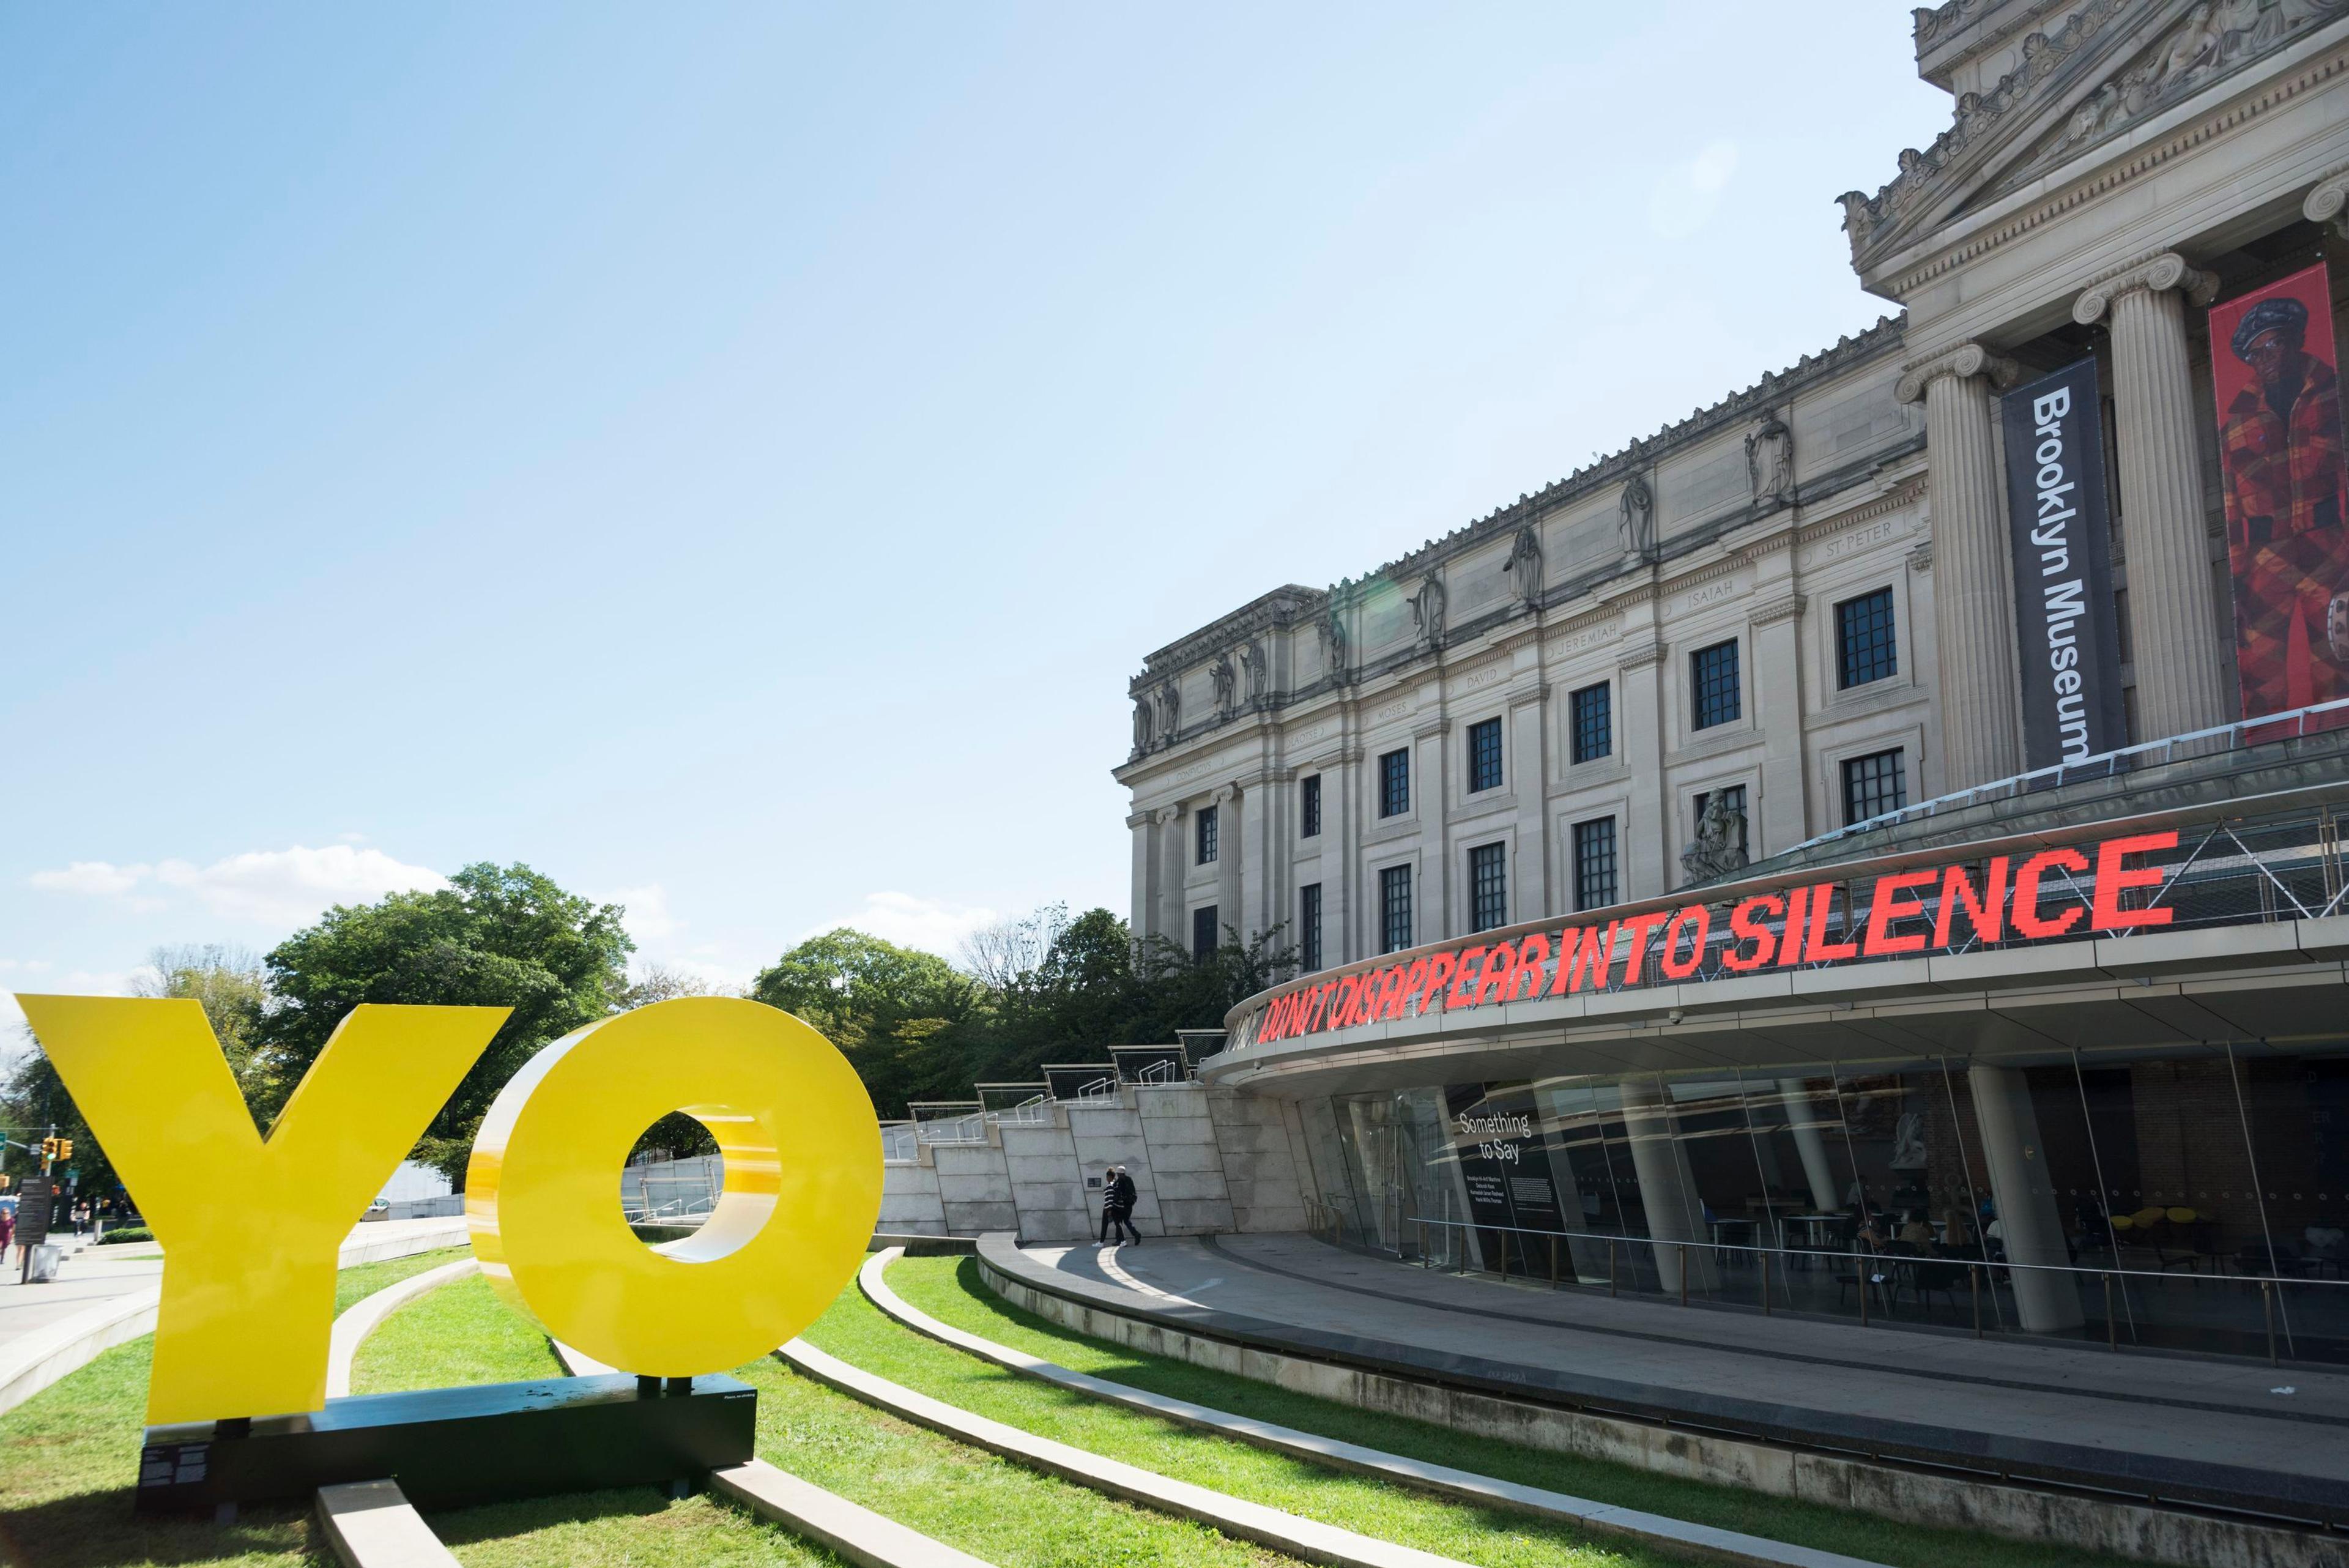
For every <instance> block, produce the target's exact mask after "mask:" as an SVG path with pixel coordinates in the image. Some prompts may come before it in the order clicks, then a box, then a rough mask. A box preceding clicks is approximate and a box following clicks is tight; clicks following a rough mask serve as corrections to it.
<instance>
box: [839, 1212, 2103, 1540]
mask: <svg viewBox="0 0 2349 1568" xmlns="http://www.w3.org/2000/svg"><path fill="white" fill-rule="evenodd" d="M888 1277H889V1284H890V1287H891V1288H892V1289H894V1290H895V1291H896V1292H897V1293H898V1294H900V1295H901V1296H903V1297H905V1300H906V1301H908V1302H909V1303H912V1304H913V1305H915V1306H916V1307H919V1308H920V1309H921V1310H922V1311H924V1312H926V1313H928V1314H930V1315H931V1316H933V1317H935V1318H937V1319H938V1320H939V1321H941V1322H943V1323H947V1324H952V1325H953V1326H955V1327H957V1328H961V1329H966V1330H968V1331H969V1332H971V1333H973V1334H982V1335H984V1336H985V1337H987V1338H988V1339H992V1340H994V1341H996V1342H998V1343H999V1344H1003V1345H1012V1346H1014V1347H1016V1348H1018V1349H1020V1350H1024V1351H1027V1352H1029V1353H1030V1354H1031V1355H1040V1356H1043V1357H1045V1358H1047V1359H1049V1360H1051V1361H1054V1362H1057V1363H1058V1364H1060V1365H1061V1366H1066V1367H1070V1368H1071V1369H1072V1370H1075V1371H1079V1372H1085V1373H1090V1374H1092V1376H1096V1377H1102V1378H1105V1379H1108V1380H1111V1381H1113V1382H1118V1383H1123V1384H1126V1385H1128V1386H1133V1387H1136V1388H1142V1389H1146V1390H1148V1391H1150V1392H1152V1393H1154V1394H1164V1395H1168V1396H1171V1397H1174V1398H1179V1399H1187V1400H1190V1401H1192V1402H1193V1403H1195V1404H1199V1405H1206V1406H1209V1407H1213V1408H1215V1409H1218V1410H1226V1411H1231V1412H1234V1413H1236V1414H1239V1415H1245V1416H1252V1417H1257V1418H1258V1419H1260V1420H1267V1421H1275V1422H1278V1423H1279V1424H1281V1425H1282V1426H1287V1427H1295V1428H1299V1429H1300V1430H1303V1431H1309V1432H1315V1433H1319V1434H1320V1435H1322V1436H1325V1437H1330V1438H1341V1439H1343V1440H1345V1441H1347V1442H1351V1443H1360V1444H1362V1445H1363V1446H1365V1447H1368V1448H1374V1449H1384V1450H1386V1451H1387V1452H1389V1453H1394V1454H1402V1455H1406V1456H1409V1457H1411V1458H1413V1459H1426V1460H1430V1461H1432V1462H1434V1463H1437V1464H1445V1465H1451V1466H1454V1468H1457V1469H1467V1470H1475V1471H1477V1472H1479V1473H1481V1474H1484V1475H1488V1476H1495V1477H1498V1478H1500V1479H1502V1480H1513V1481H1519V1482H1523V1483H1525V1484H1527V1485H1531V1486H1540V1487H1547V1488H1548V1489H1550V1490H1553V1491H1562V1492H1568V1493H1570V1494H1572V1495H1574V1496H1577V1497H1583V1498H1590V1499H1594V1500H1597V1501H1604V1502H1610V1503H1615V1504H1618V1505H1619V1506H1622V1507H1626V1508H1636V1509H1641V1510H1644V1511H1648V1512H1651V1513H1661V1514H1664V1515H1667V1516H1669V1517H1671V1518H1674V1519H1682V1520H1688V1521H1693V1522H1697V1523H1702V1524H1710V1525H1714V1526H1717V1527H1719V1528H1722V1529H1725V1530H1740V1531H1745V1532H1750V1533H1753V1534H1756V1535H1764V1536H1768V1537H1770V1538H1772V1539H1774V1540H1778V1541H1785V1542H1795V1543H1797V1544H1800V1545H1805V1546H1813V1547H1817V1548H1819V1549H1821V1550H1824V1551H1831V1552H1847V1553H1849V1554H1850V1555H1852V1556H1855V1557H1861V1558H1868V1559H1871V1560H1874V1561H1877V1562H1881V1563H1897V1564H1902V1565H1907V1568H2086V1565H2089V1564H2096V1565H2100V1568H2116V1564H2117V1563H2118V1561H2119V1560H2118V1559H2115V1558H2110V1557H2106V1556H2101V1555H2098V1554H2096V1553H2093V1552H2080V1551H2075V1550H2072V1549H2070V1548H2064V1547H2055V1546H2036V1545H2031V1544H2026V1543H2024V1542H2010V1541H2002V1540H1999V1539H1997V1538H1994V1537H1991V1536H1983V1535H1975V1534H1969V1533H1964V1532H1956V1531H1947V1530H1935V1529H1928V1528H1923V1527H1919V1526H1912V1525H1903V1524H1899V1523H1897V1522H1894V1521H1888V1520H1883V1519H1878V1518H1876V1517H1874V1516H1873V1515H1868V1514H1861V1513H1852V1512H1847V1511H1842V1510H1838V1509H1833V1508H1827V1507H1824V1506H1821V1505H1818V1504H1814V1503H1804V1502H1796V1501H1790V1500H1787V1499H1784V1498H1775V1497H1767V1496H1764V1495H1762V1494H1760V1493H1756V1492H1750V1491H1744V1490H1738V1489H1735V1488H1731V1487H1719V1486H1708V1485H1705V1484H1703V1483H1702V1482H1696V1481H1684V1480H1675V1479H1672V1478H1670V1477H1665V1476H1658V1475H1654V1474H1652V1473H1650V1472H1648V1471H1645V1470H1639V1469H1631V1468H1630V1467H1628V1466H1622V1465H1612V1464H1607V1463H1604V1462H1602V1461H1599V1460H1594V1459H1580V1458H1578V1457H1576V1456H1574V1455H1570V1454H1559V1453H1551V1452H1547V1451H1544V1450H1540V1449H1526V1448H1521V1447H1518V1446H1516V1445H1514V1444H1510V1443H1505V1442H1501V1441H1497V1440H1495V1439H1492V1438H1477V1437H1473V1436H1470V1435H1468V1434H1465V1433H1462V1432H1457V1431H1454V1430H1453V1429H1451V1428H1446V1427H1438V1426H1433V1425H1430V1424H1427V1423H1424V1422H1419V1421H1411V1420H1405V1419H1402V1418H1400V1417H1392V1416H1386V1415H1381V1414H1378V1413H1375V1412H1372V1411H1366V1410H1359V1409H1356V1408H1354V1407H1351V1406H1347V1405H1340V1404H1336V1403H1333V1402H1331V1401H1329V1400H1324V1399H1317V1398H1314V1397H1310V1396H1309V1395H1303V1394H1296V1393H1291V1392H1289V1391H1288V1390H1285V1389H1281V1388H1277V1387H1274V1386H1271V1385H1268V1384H1264V1383H1257V1382H1255V1381H1253V1380H1251V1379H1248V1378H1245V1377H1238V1376H1232V1375H1230V1374H1226V1373H1221V1372H1214V1371H1210V1370H1208V1369H1206V1368H1204V1367H1198V1366H1191V1365H1190V1364H1188V1363H1186V1362H1181V1361H1174V1360H1169V1359H1166V1358H1164V1357H1160V1356H1154V1355H1143V1354H1141V1353H1139V1352H1136V1351H1133V1350H1129V1349H1127V1348H1125V1347H1123V1346H1122V1345H1112V1344H1110V1343H1108V1342H1106V1341H1103V1340H1097V1339H1092V1338H1088V1337H1086V1336H1084V1335H1081V1334H1072V1333H1071V1332H1069V1331H1067V1330H1065V1329H1061V1328H1059V1327H1057V1326H1055V1325H1054V1324H1050V1323H1048V1322H1046V1321H1045V1320H1044V1319H1042V1318H1040V1317H1037V1316H1035V1315H1034V1314H1030V1313H1026V1312H1022V1311H1020V1310H1019V1308H1017V1307H1014V1306H1011V1305H1010V1304H1009V1303H1006V1302H1004V1301H1003V1300H1002V1299H1001V1298H1000V1297H999V1296H997V1295H996V1294H995V1293H993V1292H991V1291H989V1290H988V1289H987V1287H986V1286H985V1285H984V1284H982V1283H981V1282H980V1281H979V1277H978V1260H976V1259H974V1258H952V1257H943V1258H905V1259H901V1260H899V1261H898V1262H896V1263H895V1265H893V1266H892V1267H891V1269H890V1271H889V1276H888ZM864 1308H865V1312H866V1313H867V1314H869V1318H868V1319H867V1320H866V1321H865V1322H864V1323H861V1324H858V1325H857V1327H856V1330H855V1332H854V1334H847V1333H841V1332H840V1330H836V1329H833V1328H832V1327H830V1326H829V1325H830V1324H832V1321H833V1319H840V1318H842V1317H843V1314H842V1310H841V1308H840V1307H838V1306H835V1307H834V1308H833V1314H832V1317H831V1318H828V1319H827V1320H826V1324H827V1325H828V1326H827V1327H826V1328H825V1329H824V1330H823V1333H821V1334H811V1335H810V1337H811V1338H812V1339H814V1340H815V1342H816V1343H817V1344H818V1345H823V1348H825V1349H827V1350H831V1351H833V1353H834V1354H836V1355H840V1356H842V1357H843V1359H845V1360H849V1361H853V1362H854V1363H855V1364H856V1365H857V1366H864V1367H866V1368H868V1369H869V1370H871V1371H874V1372H876V1373H879V1374H881V1375H882V1376H887V1377H890V1378H893V1379H895V1381H897V1382H900V1383H904V1384H905V1385H906V1386H909V1387H915V1388H918V1389H920V1390H922V1391H923V1392H924V1393H926V1394H930V1395H933V1396H935V1397H938V1398H942V1399H947V1400H950V1401H951V1402H953V1403H955V1404H957V1405H960V1406H962V1407H964V1408H966V1409H969V1410H974V1411H977V1412H978V1413H979V1414H982V1415H987V1416H992V1417H995V1418H996V1419H998V1420H1000V1421H1005V1422H1009V1424H1011V1425H1013V1426H1016V1427H1019V1428H1023V1429H1025V1430H1028V1431H1031V1432H1036V1433H1039V1434H1040V1435H1042V1436H1046V1437H1051V1438H1060V1439H1061V1440H1062V1441H1064V1442H1068V1443H1072V1444H1074V1445H1076V1446H1077V1447H1080V1448H1083V1449H1091V1450H1092V1451H1093V1452H1096V1453H1104V1454H1111V1455H1113V1456H1115V1457H1117V1458H1119V1459H1127V1460H1130V1461H1132V1462H1133V1463H1136V1464H1143V1465H1146V1466H1148V1467H1149V1468H1151V1469H1156V1470H1159V1471H1161V1472H1162V1473H1164V1474H1168V1475H1174V1476H1179V1477H1181V1478H1182V1479H1184V1480H1195V1481H1198V1482H1200V1483H1201V1484H1203V1485H1207V1486H1213V1487H1216V1489H1217V1490H1223V1491H1229V1492H1233V1493H1235V1494H1236V1495H1238V1496H1243V1497H1248V1498H1253V1499H1255V1500H1256V1501H1262V1502H1268V1503H1272V1504H1274V1505H1275V1506H1278V1507H1282V1508H1288V1509H1290V1510H1291V1511H1296V1512H1299V1513H1309V1514H1311V1515H1313V1516H1314V1517H1316V1518H1321V1519H1327V1520H1329V1521H1330V1522H1332V1523H1338V1524H1343V1525H1345V1526H1346V1527H1347V1528H1349V1529H1355V1530H1361V1531H1363V1532H1366V1533H1371V1534H1378V1535H1384V1536H1386V1537H1387V1538H1388V1539H1390V1540H1395V1541H1402V1542H1408V1543H1409V1544H1412V1545H1414V1546H1420V1547H1423V1548H1425V1549H1426V1550H1428V1551H1432V1552H1443V1553H1444V1554H1445V1555H1447V1556H1453V1557H1459V1558H1462V1559H1464V1561H1468V1562H1473V1563H1520V1562H1525V1563H1530V1562H1536V1561H1539V1562H1558V1561H1569V1562H1570V1561H1580V1560H1582V1559H1579V1558H1572V1557H1566V1558H1562V1557H1560V1556H1559V1555H1558V1552H1559V1550H1560V1546H1561V1544H1563V1543H1568V1542H1572V1541H1573V1539H1574V1538H1573V1537H1572V1536H1571V1535H1570V1534H1568V1533H1567V1532H1562V1531H1554V1530H1545V1529H1544V1528H1543V1527H1541V1526H1538V1525H1537V1524H1535V1523H1533V1522H1532V1521H1527V1520H1526V1518H1525V1517H1524V1516H1522V1515H1516V1514H1511V1513H1502V1512H1495V1511H1484V1510H1479V1509H1475V1508H1471V1507H1468V1506H1465V1505H1460V1504H1452V1503H1444V1502H1439V1501H1434V1500H1433V1499H1429V1498H1425V1497H1418V1496H1413V1494H1410V1493H1407V1492H1402V1491H1400V1490H1397V1489H1393V1488H1390V1487H1387V1486H1385V1485H1383V1484H1382V1483H1377V1482H1371V1481H1369V1480H1364V1479H1361V1478H1340V1476H1339V1473H1338V1472H1332V1471H1327V1470H1321V1469H1318V1468H1317V1467H1313V1466H1310V1465H1308V1464H1307V1463H1306V1462H1305V1461H1302V1460H1297V1459H1287V1458H1285V1457H1282V1456H1279V1455H1276V1454H1272V1453H1269V1452H1268V1451H1266V1450H1262V1449H1252V1448H1249V1447H1247V1446H1246V1445H1243V1444H1240V1443H1237V1442H1236V1441H1232V1440H1229V1439H1225V1438H1208V1437H1206V1436H1205V1435H1203V1434H1199V1433H1195V1432H1193V1431H1191V1430H1190V1429H1188V1428H1183V1427H1178V1426H1176V1425H1174V1423H1172V1422H1166V1421H1161V1420H1159V1419H1157V1418H1155V1417H1146V1416H1143V1415H1140V1414H1138V1413H1135V1412H1133V1411H1128V1410H1124V1409H1122V1408H1120V1407H1116V1406H1112V1405H1109V1404H1106V1403H1104V1402H1102V1401H1100V1400H1094V1399H1089V1398H1086V1397H1083V1396H1081V1395H1078V1394H1073V1393H1069V1392H1065V1391H1063V1390H1061V1389H1057V1388H1053V1387H1050V1386H1047V1385H1044V1384H1040V1383H1037V1382H1035V1381H1034V1380H1032V1379H1029V1378H1023V1377H1019V1376H1017V1375H1015V1374H1013V1373H1010V1372H1008V1371H1006V1370H1004V1369H1002V1368H1000V1367H997V1366H993V1365H992V1364H990V1363H987V1362H983V1361H980V1360H979V1359H978V1358H977V1357H975V1356H971V1355H965V1354H963V1353H961V1352H959V1351H957V1350H953V1349H951V1348H949V1347H947V1346H946V1345H939V1344H938V1343H936V1341H934V1340H929V1339H926V1338H922V1337H921V1336H918V1335H916V1334H913V1333H912V1331H910V1330H907V1329H904V1328H901V1327H898V1326H897V1325H896V1324H893V1323H890V1322H889V1321H888V1320H887V1319H885V1318H884V1317H883V1316H882V1314H880V1313H879V1312H878V1311H877V1309H874V1308H873V1307H871V1306H870V1304H869V1303H864ZM844 1326H845V1320H843V1327H844ZM823 1334H839V1338H838V1340H837V1342H836V1343H833V1342H829V1341H827V1339H826V1338H825V1337H823ZM1234 1450H1236V1451H1234ZM1243 1456H1247V1457H1246V1458H1243ZM1350 1489H1355V1490H1350ZM1358 1489H1368V1490H1369V1492H1370V1495H1368V1496H1364V1495H1362V1492H1361V1490H1358ZM1358 1509H1359V1510H1360V1511H1357V1510H1358ZM1333 1510H1334V1511H1333ZM1536 1542H1539V1543H1540V1544H1539V1545H1538V1546H1537V1545H1536V1544H1535V1543H1536ZM1574 1550H1577V1551H1580V1552H1586V1553H1587V1552H1588V1551H1589V1550H1590V1549H1589V1548H1588V1547H1578V1548H1574ZM1621 1560H1623V1561H1640V1562H1649V1561H1654V1562H1661V1561H1670V1560H1671V1559H1669V1558H1666V1557H1664V1556H1662V1555H1661V1554H1651V1553H1647V1552H1641V1551H1635V1550H1623V1551H1622V1552H1621Z"/></svg>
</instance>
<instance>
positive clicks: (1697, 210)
mask: <svg viewBox="0 0 2349 1568" xmlns="http://www.w3.org/2000/svg"><path fill="white" fill-rule="evenodd" d="M1736 172H1737V143H1735V142H1734V141H1731V140H1726V139H1723V140H1716V141H1711V142H1707V143H1706V144H1705V145H1704V147H1703V148H1702V149H1701V150H1699V151H1698V152H1697V155H1696V156H1695V157H1693V158H1692V159H1690V160H1689V161H1687V162H1685V163H1675V164H1674V165H1672V166H1671V168H1670V169H1668V170H1666V171H1664V174H1663V177H1662V178H1661V179H1660V180H1658V181H1657V182H1656V187H1655V189H1654V190H1653V191H1651V192H1649V195H1648V226H1649V227H1650V228H1651V229H1653V230H1654V231H1655V232H1656V234H1657V235H1658V236H1659V237H1660V238H1662V239H1667V240H1684V239H1686V238H1688V237H1689V236H1690V235H1691V234H1695V233H1696V232H1697V231H1698V230H1699V229H1701V228H1702V227H1704V225H1705V223H1707V221H1709V220H1710V219H1711V218H1712V217H1713V209H1714V208H1716V207H1718V206H1720V205H1721V193H1722V192H1723V191H1725V190H1727V189H1728V188H1729V178H1730V176H1731V175H1733V174H1734V173H1736Z"/></svg>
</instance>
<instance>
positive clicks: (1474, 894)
mask: <svg viewBox="0 0 2349 1568" xmlns="http://www.w3.org/2000/svg"><path fill="white" fill-rule="evenodd" d="M1508 923H1509V846H1507V845H1506V844H1479V845H1478V846H1476V847H1475V848H1474V849H1471V850H1470V851H1468V929H1470V930H1475V931H1489V930H1491V929H1493V928H1494V927H1495V926H1506V925H1507V924H1508Z"/></svg>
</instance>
